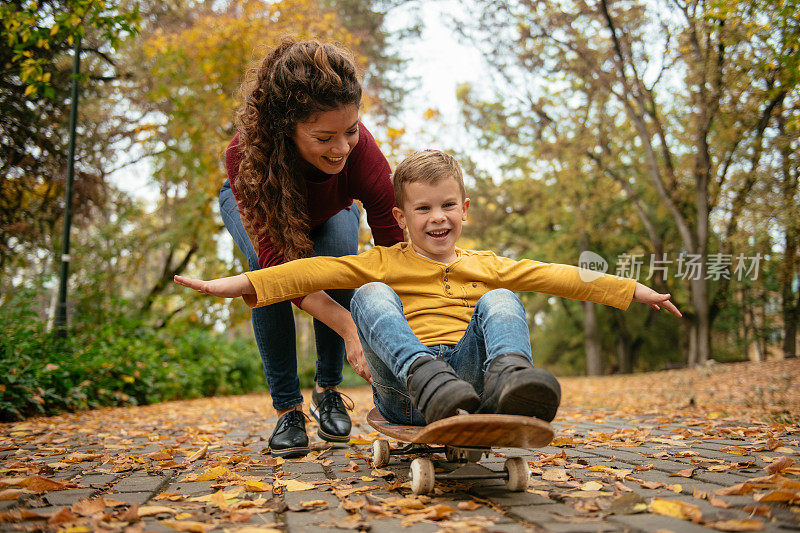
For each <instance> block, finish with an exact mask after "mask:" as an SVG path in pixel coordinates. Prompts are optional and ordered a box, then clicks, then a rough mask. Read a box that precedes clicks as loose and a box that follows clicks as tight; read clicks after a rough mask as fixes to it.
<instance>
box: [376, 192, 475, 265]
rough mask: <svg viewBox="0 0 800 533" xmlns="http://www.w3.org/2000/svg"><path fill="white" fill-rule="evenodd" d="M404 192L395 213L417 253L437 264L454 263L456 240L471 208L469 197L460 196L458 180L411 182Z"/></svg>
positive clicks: (394, 210) (393, 212) (393, 211)
mask: <svg viewBox="0 0 800 533" xmlns="http://www.w3.org/2000/svg"><path fill="white" fill-rule="evenodd" d="M403 193H404V195H403V196H404V197H405V201H404V202H403V206H402V208H397V207H395V208H394V209H393V210H392V214H393V215H394V218H395V219H397V223H398V224H399V225H400V227H401V228H402V229H405V228H408V234H409V236H410V237H411V245H412V246H413V247H414V250H416V251H417V253H419V254H420V255H424V256H425V257H427V258H428V259H433V260H434V261H440V262H442V263H450V262H452V261H455V259H456V251H455V247H456V241H457V240H458V237H459V236H460V235H461V226H462V224H463V222H464V221H465V220H467V209H469V198H463V197H462V196H461V189H460V188H459V186H458V183H457V182H456V180H455V179H454V178H445V179H442V180H439V181H438V182H436V183H434V184H429V183H422V182H414V183H409V184H407V185H405V187H404V190H403Z"/></svg>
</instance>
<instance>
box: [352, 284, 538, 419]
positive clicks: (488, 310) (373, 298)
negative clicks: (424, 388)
mask: <svg viewBox="0 0 800 533" xmlns="http://www.w3.org/2000/svg"><path fill="white" fill-rule="evenodd" d="M350 313H351V314H352V315H353V320H354V321H355V323H356V327H357V328H358V335H359V338H360V339H361V347H362V348H363V350H364V356H365V357H366V360H367V365H368V366H369V371H370V372H371V373H372V380H373V386H372V396H373V400H374V401H375V406H376V407H377V408H378V410H379V411H380V412H381V414H382V415H383V417H384V418H385V419H386V420H388V421H389V422H392V423H395V424H405V425H415V426H419V425H424V424H425V418H424V417H423V415H422V413H421V412H420V411H418V410H417V409H415V408H414V407H413V405H412V403H411V398H410V396H409V394H408V389H406V379H407V377H408V369H409V367H411V364H412V363H413V362H414V360H416V359H417V358H419V357H421V356H424V355H428V356H431V357H435V358H440V359H443V360H444V361H445V362H447V363H448V364H449V365H450V366H452V367H453V369H454V370H455V371H456V374H458V376H459V377H460V378H461V379H463V380H464V381H468V382H469V383H471V384H472V386H473V387H475V392H477V393H478V394H481V393H482V392H483V375H484V372H485V371H486V369H487V368H488V367H489V363H490V362H491V361H492V359H494V358H495V357H497V356H498V355H503V354H506V353H511V352H513V353H518V354H523V355H525V356H526V357H527V358H528V359H531V338H530V333H529V332H528V323H527V320H526V319H525V308H524V307H523V306H522V302H520V301H519V298H517V295H516V294H514V293H513V292H511V291H509V290H506V289H496V290H493V291H489V292H487V293H486V294H484V295H483V296H482V297H481V298H480V300H478V304H477V305H476V306H475V310H474V311H473V313H472V319H471V320H470V322H469V325H468V326H467V330H466V331H465V332H464V336H463V337H462V338H461V340H460V341H458V344H456V345H455V346H449V345H444V344H442V345H438V346H425V345H423V344H422V343H421V342H420V341H419V339H417V337H416V335H414V332H413V331H412V330H411V327H409V325H408V321H407V320H406V318H405V316H404V315H403V305H402V303H401V302H400V298H399V297H398V296H397V294H396V293H395V292H394V291H393V290H392V289H391V288H390V287H389V286H388V285H385V284H383V283H368V284H366V285H364V286H362V287H361V288H360V289H358V290H357V291H356V293H355V295H354V296H353V299H352V300H351V302H350Z"/></svg>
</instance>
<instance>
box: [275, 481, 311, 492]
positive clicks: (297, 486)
mask: <svg viewBox="0 0 800 533" xmlns="http://www.w3.org/2000/svg"><path fill="white" fill-rule="evenodd" d="M275 486H276V487H284V488H286V490H287V491H289V492H296V491H300V490H311V489H313V488H314V487H315V486H314V485H312V484H311V483H306V482H304V481H298V480H296V479H276V480H275Z"/></svg>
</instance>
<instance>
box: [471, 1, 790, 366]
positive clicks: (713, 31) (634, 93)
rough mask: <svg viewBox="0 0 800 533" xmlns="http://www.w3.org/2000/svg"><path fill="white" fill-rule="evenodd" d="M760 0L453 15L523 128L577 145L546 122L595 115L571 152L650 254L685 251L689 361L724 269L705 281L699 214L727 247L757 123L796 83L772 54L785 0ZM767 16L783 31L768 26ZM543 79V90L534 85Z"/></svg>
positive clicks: (747, 187) (523, 5) (706, 231)
mask: <svg viewBox="0 0 800 533" xmlns="http://www.w3.org/2000/svg"><path fill="white" fill-rule="evenodd" d="M789 3H791V2H789ZM768 4H772V3H770V2H758V1H742V2H735V1H730V2H703V1H690V2H681V1H678V0H670V1H667V2H663V4H660V5H659V6H656V5H653V4H645V3H641V2H633V1H610V0H598V1H596V2H587V1H583V0H574V1H571V2H567V3H564V2H550V1H541V2H535V3H531V2H526V1H520V2H512V3H507V2H494V1H487V2H480V3H479V4H478V6H479V7H478V9H479V10H480V12H481V17H480V18H479V20H480V21H481V25H480V27H477V26H476V25H474V24H473V25H466V26H465V27H466V28H467V29H465V33H466V34H467V35H468V36H469V37H470V38H471V39H473V40H476V41H477V40H480V41H481V42H482V43H485V44H487V45H488V47H489V49H490V52H489V53H488V57H489V60H490V61H491V62H492V64H493V65H494V66H495V67H496V69H497V72H498V73H499V74H500V76H501V83H500V84H499V93H500V94H501V95H502V96H501V98H502V101H503V102H504V103H505V104H506V105H507V106H514V107H515V109H516V110H517V111H518V112H517V116H523V117H527V119H525V120H524V121H523V122H522V124H523V125H525V126H527V127H528V129H529V130H531V131H538V132H540V134H539V135H540V136H542V135H551V136H552V137H553V138H556V137H557V138H559V139H560V142H563V143H570V144H576V142H575V140H574V139H573V138H572V137H570V136H569V135H566V136H561V137H558V134H557V133H556V132H554V131H553V130H555V129H556V128H560V129H561V130H563V129H564V124H565V123H570V122H574V121H575V120H576V117H581V116H584V115H586V114H587V113H589V114H595V115H597V116H599V117H601V118H602V119H603V120H604V121H605V122H603V121H602V120H601V121H600V123H599V124H594V125H593V126H592V129H591V133H592V134H593V135H590V137H593V138H594V139H595V140H596V141H595V142H594V146H589V147H588V148H587V149H586V150H585V151H584V153H583V157H584V158H585V159H587V160H590V161H592V162H593V163H594V164H596V165H597V166H598V169H599V170H601V171H602V172H603V173H604V174H606V175H608V176H609V177H611V178H613V179H614V180H616V181H617V183H618V184H619V185H620V187H621V188H622V190H623V191H624V193H625V196H626V197H627V198H628V199H629V201H630V202H632V203H633V206H634V208H635V209H636V212H637V214H638V216H639V218H640V220H641V223H642V225H643V227H644V228H645V230H646V235H647V239H648V241H649V246H648V247H649V251H651V253H654V254H656V255H658V254H659V251H660V250H664V248H663V247H664V245H665V242H666V243H670V244H671V243H675V244H676V245H678V246H679V248H680V249H682V251H683V252H684V253H686V254H689V255H690V256H692V257H694V258H696V259H697V260H698V262H699V266H700V269H699V270H698V271H697V275H695V276H693V277H692V279H690V280H689V283H688V289H689V301H690V304H691V306H690V307H689V309H687V310H688V311H689V313H688V318H689V320H690V324H691V327H690V331H689V333H688V337H689V343H688V344H689V350H688V357H687V358H688V362H689V364H696V363H699V362H702V361H704V360H705V359H707V358H708V357H709V354H710V328H711V325H712V321H713V318H714V316H715V312H717V311H718V309H719V308H720V305H721V304H722V302H724V301H725V298H726V297H727V295H728V284H727V283H726V282H725V281H723V282H721V283H719V284H716V285H715V286H716V287H717V288H718V290H717V292H716V294H712V293H711V292H710V291H711V288H712V286H711V285H710V282H709V280H708V279H707V272H706V270H705V268H706V260H707V258H708V255H709V253H710V249H709V247H710V246H711V245H712V244H714V243H715V240H714V239H712V236H713V235H712V233H713V228H712V226H711V223H712V221H716V220H719V219H722V220H724V223H723V224H722V225H723V227H724V228H726V229H725V231H723V233H722V236H721V237H722V238H721V243H722V244H721V245H720V246H721V250H720V253H728V252H727V249H726V248H725V246H726V244H725V243H727V242H729V240H730V237H731V236H732V235H733V234H734V233H735V232H736V230H737V223H738V218H739V217H740V215H741V213H742V212H743V211H745V210H746V207H747V203H748V201H749V194H750V191H751V190H752V188H753V184H754V183H755V182H756V181H757V180H758V177H759V175H760V174H759V170H760V169H761V166H762V165H763V159H762V156H763V153H764V143H765V137H767V136H768V134H769V130H768V125H769V124H770V123H771V122H772V121H773V119H774V117H775V113H776V110H777V109H778V108H779V106H780V104H781V103H782V101H783V100H784V99H785V98H786V95H787V94H789V93H790V92H791V91H793V90H795V88H796V80H795V79H794V77H795V76H793V75H791V74H790V72H791V65H794V64H795V61H796V59H790V60H780V61H778V58H781V57H785V56H789V57H795V58H796V56H797V53H798V52H797V50H795V48H796V46H795V47H794V48H792V46H793V45H792V44H790V43H792V42H795V43H796V41H797V39H796V35H797V33H796V28H795V26H796V21H794V22H793V18H792V14H791V13H794V12H796V10H794V9H792V8H791V7H788V6H783V4H781V6H782V7H780V8H778V7H775V8H770V7H769V6H768ZM765 13H768V14H769V16H767V17H765V16H764V14H765ZM473 15H475V13H473ZM769 28H783V29H784V31H783V34H784V36H783V37H781V38H777V39H776V38H775V37H770V36H769ZM790 34H791V35H795V39H794V41H792V40H791V39H790V38H788V37H789V35H790ZM754 36H756V37H758V38H756V39H753V37H754ZM510 51H513V52H510ZM795 71H796V69H795ZM544 80H546V81H547V82H548V83H550V84H552V87H553V89H552V90H550V91H544V90H541V89H540V86H541V82H542V81H544ZM543 93H544V94H543ZM517 124H519V123H515V125H517ZM508 129H509V130H513V129H514V128H508ZM492 133H494V134H496V135H499V136H501V137H503V138H505V139H507V140H510V141H515V136H517V137H518V135H517V134H511V135H509V134H508V133H507V132H506V131H504V130H501V131H499V132H492ZM630 133H632V134H633V135H632V136H631V135H629V134H630ZM536 141H537V142H538V139H537V140H536ZM513 146H514V149H516V150H525V146H524V145H522V144H515V145H513ZM515 157H516V155H515ZM586 200H588V199H586ZM586 200H585V201H586ZM729 202H730V203H729ZM672 236H674V240H669V241H665V240H664V239H665V238H671V237H672ZM716 242H720V241H716Z"/></svg>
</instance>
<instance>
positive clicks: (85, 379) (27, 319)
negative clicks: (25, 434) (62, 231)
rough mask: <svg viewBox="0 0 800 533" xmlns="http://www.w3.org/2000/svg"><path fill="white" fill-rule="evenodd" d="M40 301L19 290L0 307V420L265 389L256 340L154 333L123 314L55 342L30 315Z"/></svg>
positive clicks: (203, 332) (187, 331) (191, 331)
mask: <svg viewBox="0 0 800 533" xmlns="http://www.w3.org/2000/svg"><path fill="white" fill-rule="evenodd" d="M35 296H36V291H35V290H23V291H20V292H19V293H18V294H16V295H15V296H13V297H12V298H11V299H10V300H9V301H8V302H6V303H5V304H4V305H3V306H2V308H0V324H2V336H0V420H18V419H21V418H25V417H27V416H32V415H37V414H53V413H57V412H60V411H65V410H76V409H86V408H92V407H97V406H105V405H127V404H136V405H140V404H146V403H154V402H160V401H166V400H174V399H182V398H197V397H203V396H212V395H222V394H241V393H246V392H252V391H256V390H263V389H264V388H265V380H264V376H263V372H262V370H261V359H260V358H259V356H258V351H257V350H256V347H255V342H253V341H252V340H235V339H230V338H228V337H226V336H223V335H220V334H216V333H214V332H212V331H209V330H208V329H200V328H187V327H185V326H184V325H176V326H171V327H166V328H162V329H153V328H151V327H149V326H148V325H147V324H146V323H145V322H144V321H142V320H137V319H134V318H130V317H129V316H127V315H125V314H124V313H123V312H119V313H116V314H109V315H107V316H104V317H102V318H101V320H100V322H99V323H92V324H79V325H78V327H73V328H71V329H70V330H69V332H68V335H67V339H65V340H57V339H56V338H55V337H54V335H53V333H51V332H47V331H46V328H45V324H44V323H43V322H42V321H41V319H40V318H39V317H38V316H37V314H36V313H35V312H33V311H32V310H31V306H30V302H32V301H35ZM115 307H116V308H118V309H126V308H127V307H126V305H125V304H124V302H119V304H118V305H116V306H115Z"/></svg>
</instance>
